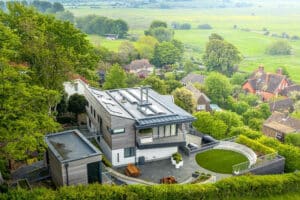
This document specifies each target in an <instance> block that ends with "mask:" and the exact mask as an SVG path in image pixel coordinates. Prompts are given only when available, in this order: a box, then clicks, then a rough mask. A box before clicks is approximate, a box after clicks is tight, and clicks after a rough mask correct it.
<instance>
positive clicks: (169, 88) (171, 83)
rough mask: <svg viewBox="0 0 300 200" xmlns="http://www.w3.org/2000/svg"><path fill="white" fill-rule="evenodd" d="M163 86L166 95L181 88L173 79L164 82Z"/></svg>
mask: <svg viewBox="0 0 300 200" xmlns="http://www.w3.org/2000/svg"><path fill="white" fill-rule="evenodd" d="M165 84H166V85H167V94H171V93H172V92H173V91H174V90H175V89H177V88H181V87H182V86H183V85H182V83H181V82H179V81H177V80H175V79H168V80H165Z"/></svg>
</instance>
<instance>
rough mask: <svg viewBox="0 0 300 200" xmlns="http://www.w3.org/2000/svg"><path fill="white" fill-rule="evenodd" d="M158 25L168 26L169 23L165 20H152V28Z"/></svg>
mask: <svg viewBox="0 0 300 200" xmlns="http://www.w3.org/2000/svg"><path fill="white" fill-rule="evenodd" d="M158 27H164V28H168V25H167V23H166V22H164V21H159V20H154V21H153V22H151V24H150V29H153V28H158Z"/></svg>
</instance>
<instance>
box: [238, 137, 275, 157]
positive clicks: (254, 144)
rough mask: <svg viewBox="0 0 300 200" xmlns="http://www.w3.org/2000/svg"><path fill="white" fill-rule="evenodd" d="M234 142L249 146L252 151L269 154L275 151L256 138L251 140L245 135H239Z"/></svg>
mask: <svg viewBox="0 0 300 200" xmlns="http://www.w3.org/2000/svg"><path fill="white" fill-rule="evenodd" d="M235 142H237V143H240V144H243V145H246V146H248V147H249V148H251V149H252V150H253V151H256V152H259V153H261V154H264V155H266V154H271V153H276V151H275V150H274V149H272V148H270V147H268V146H265V145H263V144H261V143H260V142H258V141H256V140H252V139H250V138H248V137H247V136H244V135H239V136H238V137H237V138H236V140H235Z"/></svg>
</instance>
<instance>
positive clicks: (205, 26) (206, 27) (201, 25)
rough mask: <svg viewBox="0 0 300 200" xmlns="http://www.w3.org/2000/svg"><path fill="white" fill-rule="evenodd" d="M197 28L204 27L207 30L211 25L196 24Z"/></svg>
mask: <svg viewBox="0 0 300 200" xmlns="http://www.w3.org/2000/svg"><path fill="white" fill-rule="evenodd" d="M198 29H206V30H208V29H212V26H211V25H209V24H200V25H199V26H198Z"/></svg>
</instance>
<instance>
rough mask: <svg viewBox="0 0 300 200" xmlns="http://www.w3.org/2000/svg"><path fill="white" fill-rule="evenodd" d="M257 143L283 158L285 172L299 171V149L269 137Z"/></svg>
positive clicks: (260, 139)
mask: <svg viewBox="0 0 300 200" xmlns="http://www.w3.org/2000/svg"><path fill="white" fill-rule="evenodd" d="M258 141H259V142H260V143H262V144H264V145H266V146H269V147H271V148H273V149H275V150H276V151H278V154H279V155H281V156H283V157H285V171H286V172H293V171H295V170H299V169H300V160H299V158H300V149H299V148H298V147H295V146H292V145H289V144H282V143H281V142H279V141H278V140H277V139H274V138H269V137H265V136H263V137H261V138H259V139H258Z"/></svg>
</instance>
